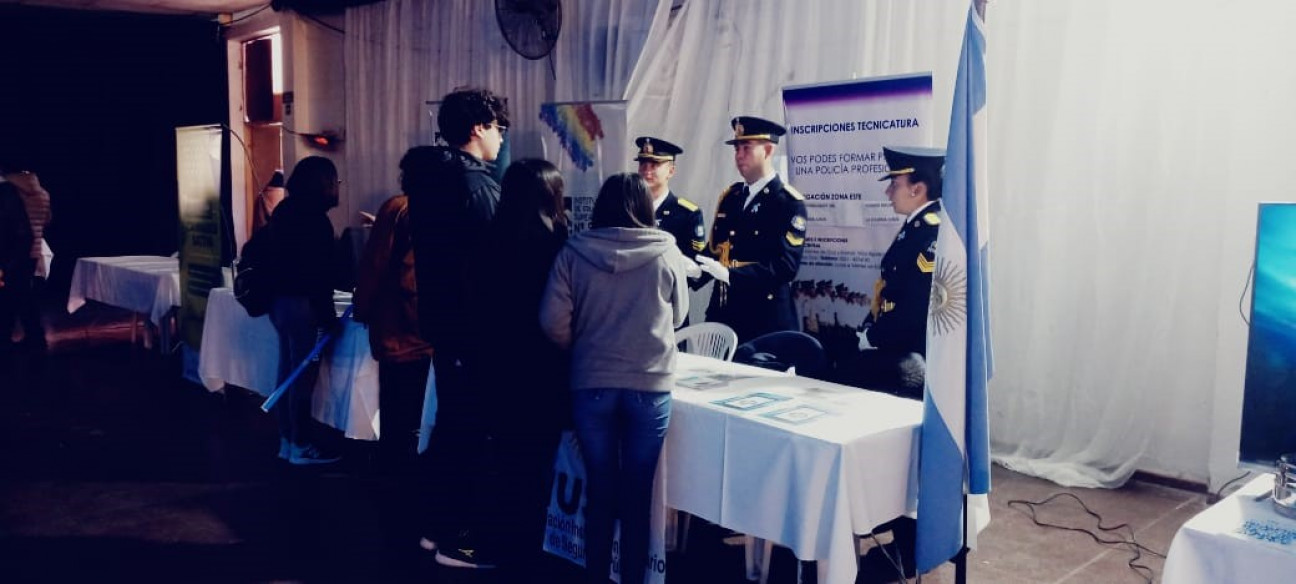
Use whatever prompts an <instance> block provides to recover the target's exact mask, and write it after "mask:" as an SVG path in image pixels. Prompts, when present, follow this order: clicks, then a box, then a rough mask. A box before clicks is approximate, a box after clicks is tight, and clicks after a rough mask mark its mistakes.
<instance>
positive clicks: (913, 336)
mask: <svg viewBox="0 0 1296 584" xmlns="http://www.w3.org/2000/svg"><path fill="white" fill-rule="evenodd" d="M882 153H883V155H884V156H885V157H886V160H887V166H888V167H889V168H890V169H891V170H890V172H888V173H887V174H886V176H884V177H882V180H890V181H891V184H890V185H888V186H887V189H886V193H887V198H888V199H890V200H891V206H892V208H893V209H895V212H896V213H897V214H900V215H904V216H905V220H904V224H903V225H901V227H900V231H899V232H898V233H897V234H896V236H895V240H894V241H892V242H891V246H890V247H888V248H887V251H886V254H884V255H883V256H882V266H881V269H882V273H881V274H880V275H879V278H878V281H877V283H875V284H874V285H873V301H872V304H871V305H870V307H869V313H868V316H866V317H864V322H863V323H862V326H861V329H860V330H859V332H857V333H856V335H857V336H858V337H859V348H860V351H861V353H860V355H859V358H858V360H857V362H856V363H854V365H853V367H852V369H853V371H851V372H850V373H849V375H850V377H849V379H847V381H848V382H849V383H850V384H852V385H856V386H858V387H863V388H865V389H877V390H882V391H888V392H892V393H896V394H898V395H901V396H903V397H908V398H912V399H922V392H923V378H924V372H923V364H924V358H925V356H926V355H927V309H928V305H929V304H930V302H931V286H932V272H933V271H934V270H935V268H936V235H937V234H938V233H939V231H940V223H941V219H940V196H941V182H942V181H941V168H942V167H943V166H944V164H945V151H944V150H940V149H934V148H883V149H882ZM851 324H852V325H854V323H851Z"/></svg>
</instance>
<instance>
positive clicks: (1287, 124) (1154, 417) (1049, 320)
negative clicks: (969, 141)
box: [988, 0, 1296, 486]
mask: <svg viewBox="0 0 1296 584" xmlns="http://www.w3.org/2000/svg"><path fill="white" fill-rule="evenodd" d="M1293 17H1296V7H1293V6H1292V5H1291V4H1290V3H1286V2H1277V1H1269V2H1259V1H1253V2H1233V3H1228V4H1220V3H1218V2H1205V1H1196V0H1193V1H1175V2H1169V1H1166V2H1118V1H1099V2H1086V3H1051V2H1031V1H1028V0H1002V1H997V2H994V3H992V4H991V5H990V17H989V22H988V29H989V32H988V36H989V38H990V39H991V40H990V43H991V44H990V47H991V50H992V55H993V57H992V58H991V67H992V70H993V71H994V72H995V73H996V74H997V75H996V76H995V78H994V79H993V80H992V82H991V86H990V87H991V90H992V91H993V93H992V95H991V98H990V99H991V104H992V108H993V109H992V112H993V115H994V116H995V118H994V119H993V120H992V125H993V127H994V129H995V134H994V136H992V140H993V146H992V148H993V151H994V154H995V157H994V159H993V161H992V165H993V167H992V173H993V174H992V176H993V179H992V181H993V184H994V185H995V188H994V190H993V194H992V196H993V197H994V207H993V214H992V215H991V221H992V228H993V231H992V235H993V237H994V238H995V240H994V247H993V250H994V251H993V253H994V254H995V257H994V261H995V264H994V266H993V268H992V270H993V272H992V274H993V276H994V277H995V281H994V284H995V287H994V293H995V294H996V296H995V298H994V308H995V309H996V314H995V316H996V317H997V320H996V322H995V329H994V333H995V341H996V343H997V347H996V348H997V349H998V351H999V353H998V354H999V357H1000V358H999V364H1000V368H999V370H998V374H997V375H996V378H995V380H994V383H993V394H992V400H993V406H992V418H991V427H992V429H993V432H992V435H993V439H994V446H995V450H996V452H997V453H998V457H997V458H998V460H1000V461H1001V462H1002V463H1004V464H1006V465H1007V466H1010V467H1012V468H1016V469H1020V470H1024V471H1026V472H1030V473H1032V474H1038V475H1041V476H1046V477H1049V478H1052V479H1054V480H1056V481H1058V482H1061V483H1064V484H1075V485H1101V486H1112V485H1118V484H1120V483H1122V482H1123V481H1124V480H1125V479H1126V478H1127V477H1128V476H1129V475H1130V474H1131V473H1132V472H1133V471H1134V470H1138V469H1143V470H1149V471H1152V472H1157V473H1161V474H1169V475H1172V476H1176V477H1182V478H1187V479H1190V480H1197V481H1204V480H1206V479H1208V478H1210V474H1211V472H1210V469H1212V468H1213V469H1215V471H1216V472H1217V473H1224V474H1236V470H1235V469H1234V468H1230V467H1231V466H1232V462H1231V460H1229V459H1230V457H1231V456H1232V455H1233V454H1235V453H1236V445H1237V420H1236V412H1237V411H1238V408H1239V405H1238V403H1239V402H1238V399H1239V398H1240V386H1241V383H1242V378H1241V366H1240V354H1241V352H1242V351H1243V350H1244V347H1245V338H1244V336H1242V335H1239V334H1236V333H1237V330H1238V329H1241V328H1242V324H1241V322H1240V317H1239V316H1238V300H1239V296H1240V295H1241V293H1242V288H1243V286H1244V282H1245V278H1246V272H1247V266H1248V263H1249V261H1250V253H1249V250H1248V249H1247V247H1248V244H1249V242H1250V240H1251V238H1252V237H1253V234H1254V213H1255V208H1254V203H1255V202H1256V201H1259V200H1265V199H1286V200H1291V199H1292V197H1293V193H1292V192H1291V191H1289V190H1285V189H1282V188H1281V187H1280V186H1279V183H1278V181H1277V180H1275V179H1278V177H1279V176H1282V174H1285V173H1284V171H1283V169H1285V168H1287V167H1290V165H1291V162H1290V161H1291V160H1292V156H1293V154H1296V152H1293V148H1292V146H1291V140H1290V137H1291V136H1292V135H1293V133H1294V131H1296V114H1294V113H1293V111H1292V108H1291V106H1290V97H1291V96H1292V95H1293V94H1294V93H1296V92H1294V90H1296V75H1294V74H1293V72H1292V69H1291V67H1290V65H1289V64H1288V56H1289V55H1291V54H1292V50H1293V48H1296V47H1294V45H1296V42H1293V40H1292V36H1291V35H1290V34H1289V32H1288V31H1287V28H1288V27H1287V25H1288V24H1290V23H1291V22H1293V21H1294V20H1293ZM1225 335H1229V336H1231V337H1232V339H1230V340H1229V341H1225V340H1224V339H1225ZM1237 337H1242V339H1241V343H1238V342H1237V340H1238V339H1237ZM1212 453H1215V454H1213V455H1212ZM1211 458H1217V459H1218V460H1216V461H1212V460H1211Z"/></svg>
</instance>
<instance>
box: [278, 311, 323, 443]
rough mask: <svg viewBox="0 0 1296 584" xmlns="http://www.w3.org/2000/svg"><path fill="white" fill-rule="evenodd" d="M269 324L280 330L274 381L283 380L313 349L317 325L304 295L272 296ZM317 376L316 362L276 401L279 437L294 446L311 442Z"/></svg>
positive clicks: (280, 381)
mask: <svg viewBox="0 0 1296 584" xmlns="http://www.w3.org/2000/svg"><path fill="white" fill-rule="evenodd" d="M270 323H271V324H273V325H274V328H275V331H276V332H278V333H279V375H278V376H277V377H276V378H275V382H276V383H283V382H284V380H285V379H287V378H288V375H290V374H291V373H292V372H293V370H294V369H296V368H297V364H299V363H301V362H302V361H303V360H305V359H306V356H307V355H310V352H311V349H314V348H315V342H316V340H317V336H318V334H319V333H318V330H319V327H318V325H317V324H316V322H315V316H314V314H313V313H312V312H311V307H310V301H309V300H307V298H306V297H305V296H281V297H279V298H275V300H274V304H273V305H271V307H270ZM317 377H319V363H311V365H310V366H309V367H307V368H306V370H305V371H303V372H302V374H301V376H300V377H298V378H297V381H294V382H293V384H292V386H291V387H289V388H288V391H287V392H286V394H285V395H284V396H283V397H282V398H280V399H279V403H278V404H275V408H274V409H275V417H276V419H277V420H278V422H279V436H280V437H281V438H283V439H284V440H287V441H288V443H289V444H290V445H291V446H292V447H294V448H304V447H306V446H308V445H310V444H312V443H313V442H314V440H313V438H314V436H312V435H311V431H310V430H311V396H312V395H313V394H314V392H315V379H316V378H317Z"/></svg>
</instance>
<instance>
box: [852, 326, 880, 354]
mask: <svg viewBox="0 0 1296 584" xmlns="http://www.w3.org/2000/svg"><path fill="white" fill-rule="evenodd" d="M855 336H857V337H859V350H861V351H868V350H869V349H876V348H877V347H874V346H873V344H872V343H870V342H869V340H868V329H867V328H866V329H864V330H862V331H859V332H857V333H855Z"/></svg>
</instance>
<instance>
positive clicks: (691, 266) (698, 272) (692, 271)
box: [680, 258, 702, 278]
mask: <svg viewBox="0 0 1296 584" xmlns="http://www.w3.org/2000/svg"><path fill="white" fill-rule="evenodd" d="M680 265H682V266H684V275H685V276H688V277H690V278H701V277H702V268H701V267H700V266H698V265H697V262H693V261H689V259H688V258H684V261H683V262H681V264H680Z"/></svg>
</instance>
